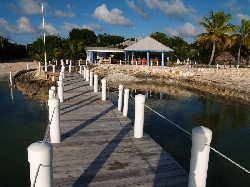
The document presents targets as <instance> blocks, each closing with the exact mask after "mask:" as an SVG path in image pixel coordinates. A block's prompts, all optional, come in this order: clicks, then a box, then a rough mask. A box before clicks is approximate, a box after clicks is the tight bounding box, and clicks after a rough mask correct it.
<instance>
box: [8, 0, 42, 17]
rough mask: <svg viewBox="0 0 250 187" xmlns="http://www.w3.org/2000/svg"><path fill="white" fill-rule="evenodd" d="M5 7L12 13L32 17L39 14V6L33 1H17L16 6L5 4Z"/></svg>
mask: <svg viewBox="0 0 250 187" xmlns="http://www.w3.org/2000/svg"><path fill="white" fill-rule="evenodd" d="M6 7H7V8H8V9H10V10H12V11H13V12H14V13H19V14H28V15H34V14H39V13H40V9H41V8H40V5H39V2H38V1H34V0H18V1H16V4H14V3H7V4H6Z"/></svg>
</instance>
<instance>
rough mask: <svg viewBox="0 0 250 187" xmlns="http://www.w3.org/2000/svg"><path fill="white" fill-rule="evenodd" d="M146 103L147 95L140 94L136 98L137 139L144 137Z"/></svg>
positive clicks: (135, 133)
mask: <svg viewBox="0 0 250 187" xmlns="http://www.w3.org/2000/svg"><path fill="white" fill-rule="evenodd" d="M144 103H145V95H142V94H138V95H136V96H135V122H134V137H135V138H142V137H143V124H144Z"/></svg>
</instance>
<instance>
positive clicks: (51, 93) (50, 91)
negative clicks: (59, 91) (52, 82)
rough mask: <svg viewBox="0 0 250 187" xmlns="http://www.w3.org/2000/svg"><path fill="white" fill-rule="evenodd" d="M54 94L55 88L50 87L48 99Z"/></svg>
mask: <svg viewBox="0 0 250 187" xmlns="http://www.w3.org/2000/svg"><path fill="white" fill-rule="evenodd" d="M54 96H55V90H53V89H50V90H49V99H50V98H52V97H54Z"/></svg>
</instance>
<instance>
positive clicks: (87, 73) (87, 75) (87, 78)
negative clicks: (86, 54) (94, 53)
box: [85, 69, 89, 81]
mask: <svg viewBox="0 0 250 187" xmlns="http://www.w3.org/2000/svg"><path fill="white" fill-rule="evenodd" d="M85 78H86V81H89V69H86V77H85Z"/></svg>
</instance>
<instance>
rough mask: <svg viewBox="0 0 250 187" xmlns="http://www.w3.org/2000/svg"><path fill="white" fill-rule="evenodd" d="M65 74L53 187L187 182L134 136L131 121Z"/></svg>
mask: <svg viewBox="0 0 250 187" xmlns="http://www.w3.org/2000/svg"><path fill="white" fill-rule="evenodd" d="M65 77H66V78H65V82H64V98H65V101H64V102H62V103H60V126H61V137H62V142H61V143H59V144H53V178H54V179H53V180H54V186H58V187H59V186H60V187H64V186H74V187H77V186H79V187H80V186H81V187H82V186H102V187H105V186H107V187H113V186H115V187H116V186H138V185H140V186H145V187H147V186H149V187H151V186H164V187H168V186H171V187H174V186H176V187H177V186H178V187H182V186H183V187H186V186H187V184H188V173H187V172H186V171H185V170H184V169H183V168H182V167H181V166H180V165H179V164H178V163H177V162H176V161H175V160H174V159H173V158H172V157H171V156H170V155H169V154H168V153H167V152H166V151H164V150H163V149H162V148H161V147H160V146H159V145H158V144H157V143H155V142H154V140H152V139H151V138H150V137H149V136H148V135H147V134H145V135H144V136H143V137H142V138H140V139H136V138H134V134H133V133H134V132H133V124H132V122H131V120H130V119H129V118H127V117H124V116H123V115H122V112H121V111H118V110H117V108H116V107H115V106H114V105H113V103H112V102H111V101H109V100H107V101H102V100H101V93H100V92H97V93H95V92H93V87H90V86H89V82H86V81H85V80H84V78H83V75H80V74H76V73H66V75H65Z"/></svg>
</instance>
